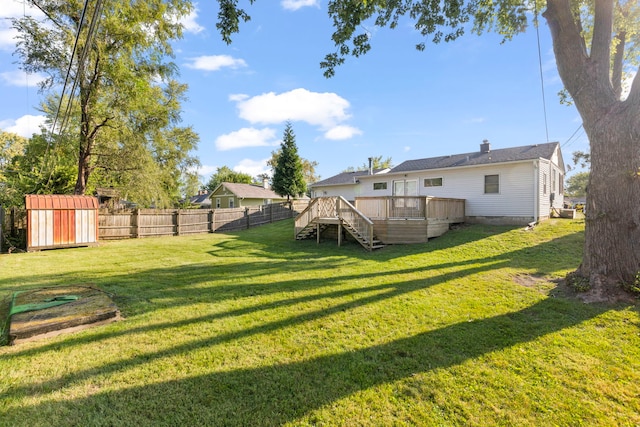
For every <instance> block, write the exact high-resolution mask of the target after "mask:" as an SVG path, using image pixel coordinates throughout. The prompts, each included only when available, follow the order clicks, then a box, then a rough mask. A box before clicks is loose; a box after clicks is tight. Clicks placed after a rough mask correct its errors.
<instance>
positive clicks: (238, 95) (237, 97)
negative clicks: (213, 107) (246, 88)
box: [229, 93, 249, 102]
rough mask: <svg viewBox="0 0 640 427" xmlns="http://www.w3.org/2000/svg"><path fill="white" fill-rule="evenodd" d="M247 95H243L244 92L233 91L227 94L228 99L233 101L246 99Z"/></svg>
mask: <svg viewBox="0 0 640 427" xmlns="http://www.w3.org/2000/svg"><path fill="white" fill-rule="evenodd" d="M248 98H249V95H245V94H244V93H234V94H231V95H229V101H233V102H237V101H244V100H245V99H248Z"/></svg>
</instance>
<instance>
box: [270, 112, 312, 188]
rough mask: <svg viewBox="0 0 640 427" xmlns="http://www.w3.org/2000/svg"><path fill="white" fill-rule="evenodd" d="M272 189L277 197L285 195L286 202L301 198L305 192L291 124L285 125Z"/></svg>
mask: <svg viewBox="0 0 640 427" xmlns="http://www.w3.org/2000/svg"><path fill="white" fill-rule="evenodd" d="M272 188H273V191H275V192H276V193H278V194H279V195H281V196H285V195H286V196H287V200H290V198H291V197H292V196H293V197H295V196H302V195H303V194H304V193H305V192H306V191H307V184H306V183H305V181H304V173H303V168H302V161H301V160H300V156H298V147H297V146H296V136H295V134H294V133H293V128H292V127H291V123H287V126H286V128H285V130H284V137H283V138H282V143H281V144H280V155H279V156H278V163H277V164H276V166H275V168H274V171H273V182H272Z"/></svg>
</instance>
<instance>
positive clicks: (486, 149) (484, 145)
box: [480, 139, 491, 154]
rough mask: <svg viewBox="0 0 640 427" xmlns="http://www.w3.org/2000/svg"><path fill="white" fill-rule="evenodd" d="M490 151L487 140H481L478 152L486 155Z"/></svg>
mask: <svg viewBox="0 0 640 427" xmlns="http://www.w3.org/2000/svg"><path fill="white" fill-rule="evenodd" d="M490 151H491V144H489V140H488V139H483V140H482V144H480V152H481V153H482V154H485V153H488V152H490Z"/></svg>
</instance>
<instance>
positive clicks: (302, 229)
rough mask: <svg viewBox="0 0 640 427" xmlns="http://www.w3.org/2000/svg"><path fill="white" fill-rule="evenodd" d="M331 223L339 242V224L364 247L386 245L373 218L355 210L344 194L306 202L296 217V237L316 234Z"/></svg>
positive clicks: (340, 231) (305, 237) (307, 236)
mask: <svg viewBox="0 0 640 427" xmlns="http://www.w3.org/2000/svg"><path fill="white" fill-rule="evenodd" d="M330 224H335V225H337V226H338V245H340V244H341V241H342V228H344V229H346V230H347V232H348V233H349V234H350V235H351V236H353V238H354V239H356V240H357V241H358V242H359V243H360V244H361V245H362V246H363V247H364V248H365V249H367V250H368V251H372V250H374V249H380V248H383V247H384V246H385V245H384V244H383V243H382V242H381V241H380V240H378V239H377V238H376V237H375V235H374V233H373V222H372V221H371V220H370V219H369V218H367V217H366V216H365V215H364V214H362V213H361V212H360V211H358V210H357V209H356V208H355V207H354V206H353V205H352V204H351V203H349V201H347V200H346V199H345V198H343V197H341V196H339V197H318V198H315V199H313V200H311V202H310V203H309V206H307V208H306V209H305V210H304V211H302V212H301V213H300V214H299V215H298V216H297V217H296V220H295V238H296V239H297V240H302V239H309V238H312V237H315V238H316V239H317V240H318V242H319V241H320V234H321V233H322V231H323V230H325V229H326V228H327V227H328V226H329V225H330Z"/></svg>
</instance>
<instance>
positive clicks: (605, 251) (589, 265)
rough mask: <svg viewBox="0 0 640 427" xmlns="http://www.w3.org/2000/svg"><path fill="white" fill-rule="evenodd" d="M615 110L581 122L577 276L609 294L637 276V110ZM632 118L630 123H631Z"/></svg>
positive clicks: (639, 236) (639, 200)
mask: <svg viewBox="0 0 640 427" xmlns="http://www.w3.org/2000/svg"><path fill="white" fill-rule="evenodd" d="M624 107H625V106H624V105H623V104H622V103H620V104H618V106H617V108H614V109H612V111H609V112H603V114H602V116H601V117H595V118H585V117H583V119H584V128H585V131H586V133H587V135H588V137H589V142H590V145H591V173H590V177H589V184H588V186H587V203H586V207H585V208H586V225H585V246H584V254H583V259H582V265H581V266H580V268H579V269H578V274H579V275H580V276H582V277H584V278H588V279H589V283H590V284H591V287H592V289H593V291H594V292H595V293H596V294H598V293H602V296H603V299H606V295H607V294H609V295H610V294H615V293H616V290H617V289H613V288H612V287H613V286H616V287H617V286H618V285H619V284H621V283H623V284H632V283H634V281H635V280H636V275H637V274H638V273H639V272H640V175H639V172H640V170H639V167H640V150H639V145H640V132H639V128H638V126H637V115H638V112H637V111H638V108H624ZM632 115H635V116H636V117H632Z"/></svg>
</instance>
